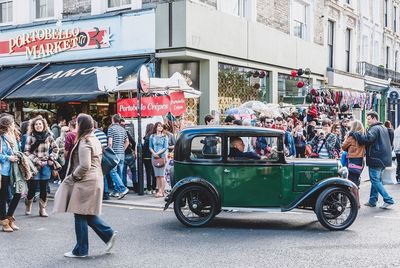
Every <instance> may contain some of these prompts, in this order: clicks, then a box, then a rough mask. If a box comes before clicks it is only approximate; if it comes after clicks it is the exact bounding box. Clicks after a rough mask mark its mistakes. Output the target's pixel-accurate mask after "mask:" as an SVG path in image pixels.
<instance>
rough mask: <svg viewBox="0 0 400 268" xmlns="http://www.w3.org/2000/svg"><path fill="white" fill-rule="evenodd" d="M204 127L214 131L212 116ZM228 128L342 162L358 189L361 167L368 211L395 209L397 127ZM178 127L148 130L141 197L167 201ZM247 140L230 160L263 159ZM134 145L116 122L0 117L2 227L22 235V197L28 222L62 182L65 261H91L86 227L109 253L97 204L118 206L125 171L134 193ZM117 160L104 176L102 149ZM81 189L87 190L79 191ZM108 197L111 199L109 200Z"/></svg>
mask: <svg viewBox="0 0 400 268" xmlns="http://www.w3.org/2000/svg"><path fill="white" fill-rule="evenodd" d="M204 121H205V124H206V125H214V124H215V123H216V122H215V119H214V117H213V116H211V115H207V116H206V117H205V120H204ZM224 124H225V125H245V126H250V125H255V126H258V127H263V128H269V129H278V130H281V131H283V132H284V153H285V155H286V156H287V157H292V158H305V157H309V158H320V159H340V160H341V162H342V163H343V165H344V166H347V168H348V172H349V175H348V179H349V180H351V181H353V182H354V183H355V184H356V185H358V186H359V185H360V175H361V173H362V171H363V169H364V166H365V165H364V163H366V166H368V167H369V177H370V181H371V191H370V197H369V200H368V202H367V203H365V205H366V206H369V207H375V206H376V205H377V202H378V196H379V195H381V196H382V197H383V200H384V203H383V205H382V206H381V208H383V209H386V208H388V207H390V206H392V205H393V204H394V201H393V198H392V197H391V196H390V195H389V193H388V192H387V191H386V189H385V188H384V186H383V184H382V174H383V172H384V170H385V168H386V167H390V166H391V165H392V157H393V156H392V154H394V155H395V158H397V162H398V165H397V173H396V179H397V181H400V163H399V161H400V127H398V128H397V129H396V130H394V129H393V127H392V126H391V124H390V122H389V121H386V122H385V124H382V123H380V122H379V116H378V114H377V113H376V112H368V113H367V124H368V126H369V128H368V129H367V130H365V129H364V126H363V124H362V123H361V122H360V121H358V120H354V119H353V118H344V119H342V120H340V121H334V122H332V121H331V120H329V119H324V120H321V121H318V120H316V119H315V120H314V119H312V120H307V119H306V118H301V117H299V116H297V115H296V114H295V113H293V114H292V115H291V116H289V117H286V118H284V117H281V116H278V117H275V118H269V117H266V116H260V117H259V118H258V120H257V121H253V122H251V121H247V120H239V119H236V118H235V117H233V116H227V117H226V118H225V120H224ZM175 130H177V127H176V126H174V124H173V123H171V121H166V122H164V123H161V122H156V123H155V124H148V125H147V126H146V133H145V136H144V137H143V141H141V142H142V145H143V155H142V157H143V165H144V170H145V174H146V189H147V190H146V193H147V194H153V195H154V196H155V197H163V196H164V195H165V189H166V184H167V182H168V179H166V177H167V178H168V175H169V172H170V170H169V169H170V168H171V165H173V161H172V159H173V156H172V154H173V150H174V146H175V143H176V140H175V135H176V132H177V131H175ZM247 138H248V139H247V140H246V137H234V138H231V140H230V155H229V156H232V157H238V156H239V157H246V158H249V159H251V160H259V159H263V157H264V156H265V154H266V152H268V151H269V150H268V141H267V140H264V141H263V140H261V139H258V138H257V137H256V138H255V139H250V138H249V137H247ZM201 143H203V144H204V145H203V146H204V147H203V153H206V154H213V153H215V150H216V149H215V146H214V145H215V144H216V143H218V141H216V140H215V137H212V136H209V137H207V138H206V139H204V140H201ZM136 147H137V146H136V141H135V139H134V137H133V135H132V133H131V132H130V131H128V130H127V128H126V122H125V120H124V119H123V118H121V117H120V116H119V115H118V114H115V115H113V116H112V124H111V125H110V126H108V127H107V128H99V126H98V124H97V122H95V121H94V120H93V118H92V117H91V116H90V115H86V114H80V115H78V116H77V117H74V118H72V119H71V120H70V121H69V122H68V123H67V122H66V120H64V119H62V118H60V120H59V121H58V122H56V123H54V124H52V125H51V126H50V127H49V125H48V123H47V120H46V119H45V118H43V117H42V116H37V117H35V118H33V119H31V120H29V121H26V122H23V123H22V124H21V125H20V126H17V125H16V124H15V121H14V118H13V116H12V115H10V114H1V115H0V169H1V176H0V221H1V225H2V230H3V231H4V232H8V233H11V232H14V231H16V230H19V227H18V226H17V225H16V223H15V217H14V212H15V210H16V208H17V206H18V204H19V201H20V200H21V197H22V196H25V205H26V209H25V214H26V215H31V214H32V207H33V203H34V199H35V196H36V193H37V192H39V202H38V203H39V215H40V216H41V217H48V216H49V215H48V213H47V211H46V207H47V195H48V193H49V180H51V179H54V180H56V181H59V182H60V183H59V184H60V187H59V188H58V190H57V193H56V195H55V204H54V211H55V212H72V213H74V215H75V231H76V236H77V243H76V245H75V247H74V249H73V250H72V251H71V252H68V253H66V254H65V256H66V257H85V256H87V254H88V230H87V229H88V226H90V227H91V228H93V229H94V230H95V232H96V233H97V234H98V235H99V237H100V238H101V239H102V240H103V241H104V242H105V243H106V244H107V250H106V251H107V252H109V251H110V250H111V248H112V246H113V244H114V240H115V232H114V231H113V229H112V228H111V227H110V226H108V225H107V224H106V223H105V222H104V221H102V220H101V219H100V218H99V216H98V215H99V214H100V212H101V206H102V200H104V199H109V198H110V197H115V198H118V199H122V198H124V197H125V196H126V194H127V193H128V192H129V189H128V179H127V178H128V168H129V170H130V173H131V180H132V187H133V190H138V189H137V187H138V186H137V178H136V170H137V168H136V159H137V150H136ZM107 148H108V149H110V150H112V151H113V153H114V154H115V156H116V161H117V163H116V165H115V167H113V168H111V169H110V170H109V171H108V172H104V164H103V163H102V158H104V157H102V156H104V152H105V150H106V149H107ZM82 181H84V182H85V183H79V182H82ZM110 191H111V193H110Z"/></svg>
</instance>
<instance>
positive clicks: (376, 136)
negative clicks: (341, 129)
mask: <svg viewBox="0 0 400 268" xmlns="http://www.w3.org/2000/svg"><path fill="white" fill-rule="evenodd" d="M367 123H368V125H369V129H368V130H367V133H366V134H365V135H363V134H360V133H356V132H351V133H350V134H349V135H350V136H353V137H354V138H355V139H356V140H357V141H358V142H359V143H360V144H364V145H365V146H366V149H367V154H366V159H367V166H368V168H369V177H370V180H371V193H370V197H369V201H368V202H367V203H366V204H365V205H366V206H369V207H375V206H376V203H377V202H378V195H379V194H380V195H382V197H383V201H384V202H385V203H383V205H382V206H381V208H383V209H386V208H388V207H390V206H392V205H393V204H394V201H393V198H392V197H391V196H390V195H389V194H388V193H387V191H386V190H385V188H384V187H383V184H382V173H383V171H384V170H385V168H386V167H390V166H391V165H392V147H391V146H390V139H389V134H388V132H387V130H386V128H385V127H384V126H383V125H382V123H381V122H379V116H378V114H377V113H376V112H369V113H368V114H367Z"/></svg>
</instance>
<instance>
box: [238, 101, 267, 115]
mask: <svg viewBox="0 0 400 268" xmlns="http://www.w3.org/2000/svg"><path fill="white" fill-rule="evenodd" d="M239 108H249V109H251V110H253V111H256V112H259V113H261V112H262V111H264V110H266V109H267V105H266V104H265V103H263V102H261V101H247V102H245V103H243V104H242V105H240V107H239Z"/></svg>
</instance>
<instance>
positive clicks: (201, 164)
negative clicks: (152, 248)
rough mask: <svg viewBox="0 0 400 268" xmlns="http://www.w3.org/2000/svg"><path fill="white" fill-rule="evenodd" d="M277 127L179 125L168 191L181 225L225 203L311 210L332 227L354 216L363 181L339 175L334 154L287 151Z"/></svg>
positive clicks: (193, 223)
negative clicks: (295, 155) (303, 155)
mask: <svg viewBox="0 0 400 268" xmlns="http://www.w3.org/2000/svg"><path fill="white" fill-rule="evenodd" d="M284 137H285V133H284V132H283V131H280V130H274V129H266V128H257V127H241V126H213V127H209V126H207V127H204V126H202V127H194V128H188V129H184V130H183V131H181V132H180V134H179V137H178V140H177V143H176V146H175V152H174V167H173V172H172V176H171V182H172V185H173V188H172V191H171V193H170V194H169V195H168V196H167V197H166V198H165V201H166V204H165V209H167V208H168V206H169V205H170V204H171V203H174V211H175V214H176V217H177V218H178V220H179V221H181V222H182V223H183V224H184V225H187V226H190V227H200V226H204V225H206V224H208V223H209V222H210V221H211V220H212V219H213V218H214V217H215V216H216V215H217V214H218V213H220V212H221V211H222V210H239V211H241V210H245V211H272V210H273V211H276V210H277V209H278V210H279V211H281V212H286V211H290V210H292V209H307V210H313V211H314V212H315V213H316V215H317V218H318V220H319V222H320V223H321V224H322V225H323V226H324V227H326V228H328V229H330V230H344V229H346V228H347V227H349V226H350V225H351V224H352V223H353V222H354V220H355V219H356V217H357V213H358V209H359V192H358V187H357V186H356V185H355V184H354V183H352V182H351V181H349V180H347V179H345V178H342V175H341V174H339V173H340V171H341V170H342V169H341V167H340V164H339V162H338V161H336V160H320V159H289V158H285V153H284V151H285V146H284Z"/></svg>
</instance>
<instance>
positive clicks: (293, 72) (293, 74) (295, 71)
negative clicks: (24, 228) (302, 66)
mask: <svg viewBox="0 0 400 268" xmlns="http://www.w3.org/2000/svg"><path fill="white" fill-rule="evenodd" d="M290 75H291V76H292V77H293V78H295V77H297V70H293V71H292V72H291V73H290Z"/></svg>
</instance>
